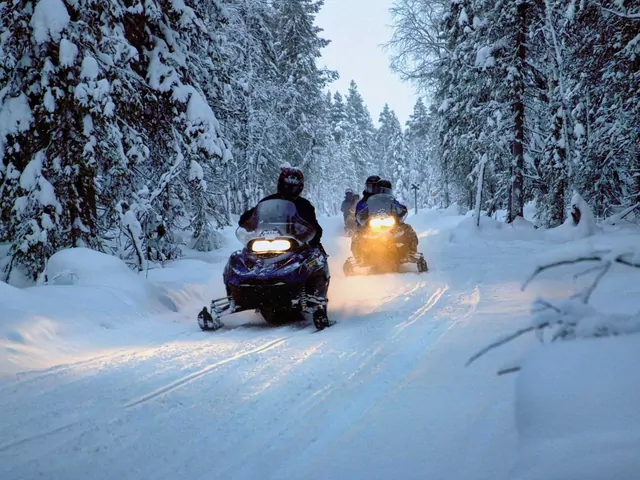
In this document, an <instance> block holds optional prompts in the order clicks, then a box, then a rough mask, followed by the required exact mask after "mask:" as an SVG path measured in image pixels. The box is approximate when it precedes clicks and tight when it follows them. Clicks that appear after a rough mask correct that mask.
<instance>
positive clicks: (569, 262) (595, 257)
mask: <svg viewBox="0 0 640 480" xmlns="http://www.w3.org/2000/svg"><path fill="white" fill-rule="evenodd" d="M600 261H602V257H600V256H599V255H593V256H590V257H578V258H574V259H572V260H560V261H558V262H554V263H549V264H547V265H541V266H539V267H538V268H536V270H535V271H534V272H533V273H532V274H531V276H530V277H529V278H528V279H527V280H525V282H524V284H523V285H522V288H521V289H520V290H521V291H524V290H525V289H526V288H527V286H529V284H530V283H531V282H532V281H533V280H534V279H535V278H536V277H537V276H538V275H540V274H541V273H542V272H544V271H545V270H548V269H550V268H555V267H561V266H564V265H573V264H574V263H581V262H600Z"/></svg>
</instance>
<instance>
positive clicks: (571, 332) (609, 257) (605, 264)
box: [466, 245, 640, 375]
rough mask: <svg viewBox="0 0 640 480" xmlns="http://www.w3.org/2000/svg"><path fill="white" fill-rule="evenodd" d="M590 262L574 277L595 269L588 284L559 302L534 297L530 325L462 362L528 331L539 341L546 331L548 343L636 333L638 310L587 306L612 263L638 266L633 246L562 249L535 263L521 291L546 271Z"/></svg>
mask: <svg viewBox="0 0 640 480" xmlns="http://www.w3.org/2000/svg"><path fill="white" fill-rule="evenodd" d="M591 262H595V263H596V265H595V266H592V267H589V268H588V269H586V270H584V271H582V272H580V273H577V274H576V275H575V276H574V277H576V278H577V277H578V276H584V275H587V274H589V273H594V272H597V273H596V275H595V276H594V278H593V279H592V281H591V282H590V284H589V285H588V286H587V287H586V288H585V289H584V290H583V291H582V292H579V293H578V294H577V295H573V296H572V297H571V298H568V299H563V300H559V301H552V300H547V299H542V298H538V299H536V300H535V301H534V303H533V306H532V309H531V313H532V315H533V317H532V321H531V323H530V325H528V326H526V327H523V328H521V329H519V330H516V331H515V332H513V333H510V334H508V335H505V336H503V337H501V338H498V339H497V340H496V341H494V342H493V343H491V344H489V345H487V346H486V347H484V348H483V349H481V350H480V351H479V352H477V353H476V354H475V355H473V356H472V357H471V358H469V360H468V361H467V363H466V365H470V364H471V363H473V362H475V361H476V360H478V359H479V358H480V357H482V356H484V355H485V354H487V353H488V352H490V351H492V350H494V349H496V348H498V347H500V346H502V345H505V344H506V343H509V342H511V341H512V340H514V339H516V338H518V337H520V336H522V335H524V334H527V333H529V332H536V334H537V335H538V337H539V338H540V340H541V341H543V340H544V334H545V332H548V333H550V340H551V341H552V342H554V341H556V340H572V339H576V338H597V337H606V336H614V335H629V334H632V333H640V312H638V313H635V314H631V315H629V314H624V315H623V314H607V313H602V312H599V311H597V310H596V309H595V308H593V307H592V306H590V305H588V302H589V300H590V298H591V295H592V294H593V292H594V291H595V290H596V288H597V287H598V285H599V284H600V282H601V280H602V279H603V278H604V276H605V275H606V274H607V273H608V272H609V271H610V270H611V267H612V266H613V265H614V264H620V265H624V266H626V267H631V268H638V269H640V249H638V247H637V245H627V246H626V247H623V248H617V249H614V248H611V249H606V250H598V251H591V252H589V251H582V252H580V251H578V252H567V251H565V252H563V257H559V258H555V259H551V260H550V261H548V262H546V263H544V264H542V265H540V266H538V267H537V268H536V269H535V271H534V272H533V274H531V275H530V276H529V278H528V279H527V280H526V281H525V282H524V284H523V286H522V290H524V289H525V288H526V287H527V286H528V285H529V284H530V283H531V282H532V281H533V280H534V279H535V278H536V277H537V276H538V275H540V274H541V273H542V272H544V271H546V270H551V269H554V268H558V267H562V266H566V265H575V264H581V263H591ZM515 371H518V367H514V368H509V369H507V370H504V369H503V370H501V371H500V372H498V373H499V374H500V375H502V374H505V373H511V372H515Z"/></svg>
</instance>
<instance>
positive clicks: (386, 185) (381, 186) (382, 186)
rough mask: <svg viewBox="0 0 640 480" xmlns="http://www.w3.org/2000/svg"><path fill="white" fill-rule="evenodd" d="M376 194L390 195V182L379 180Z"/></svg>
mask: <svg viewBox="0 0 640 480" xmlns="http://www.w3.org/2000/svg"><path fill="white" fill-rule="evenodd" d="M376 193H391V182H390V181H389V180H380V181H379V182H378V184H377V185H376Z"/></svg>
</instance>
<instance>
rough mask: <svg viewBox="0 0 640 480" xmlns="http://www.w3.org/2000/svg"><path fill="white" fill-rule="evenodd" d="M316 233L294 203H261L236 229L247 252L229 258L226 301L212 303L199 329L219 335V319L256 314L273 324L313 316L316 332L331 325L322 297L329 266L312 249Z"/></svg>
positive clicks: (225, 282) (275, 201)
mask: <svg viewBox="0 0 640 480" xmlns="http://www.w3.org/2000/svg"><path fill="white" fill-rule="evenodd" d="M315 233H316V232H315V229H314V228H313V226H311V225H309V224H308V223H307V222H305V221H304V220H303V219H302V218H300V216H299V215H298V212H297V210H296V206H295V204H294V203H293V202H290V201H288V200H280V199H273V200H265V201H263V202H260V203H259V204H258V206H257V207H256V209H255V212H254V213H253V215H252V216H251V218H250V219H249V221H248V222H247V225H245V226H241V227H239V228H238V229H237V230H236V237H237V238H238V240H240V242H241V243H243V244H244V245H245V247H244V248H243V249H242V250H240V251H237V252H234V253H233V254H231V256H230V257H229V261H228V262H227V265H226V267H225V269H224V273H223V279H224V284H225V287H226V290H227V296H226V297H223V298H219V299H217V300H213V301H212V302H211V311H208V310H207V307H204V308H203V309H202V311H201V312H200V314H199V315H198V324H199V325H200V328H201V329H202V330H217V329H219V328H221V327H222V326H223V323H222V321H221V320H220V318H221V317H223V316H226V315H229V314H232V313H235V312H241V311H244V310H253V309H255V310H257V311H259V312H260V313H261V314H262V316H263V317H264V319H265V320H266V321H267V322H268V323H270V324H282V323H286V322H292V321H299V320H302V319H304V318H305V317H306V316H310V317H311V318H312V319H313V322H314V324H315V326H316V328H317V329H318V330H321V329H323V328H325V327H327V326H329V325H330V322H329V321H328V319H327V300H326V297H324V296H322V295H324V292H326V286H327V285H328V281H329V278H330V275H329V266H328V264H327V261H326V257H325V256H324V255H323V253H322V252H321V251H320V250H319V249H318V248H316V247H312V246H310V245H309V241H310V240H311V239H312V238H313V237H314V235H315ZM319 292H323V293H322V295H319Z"/></svg>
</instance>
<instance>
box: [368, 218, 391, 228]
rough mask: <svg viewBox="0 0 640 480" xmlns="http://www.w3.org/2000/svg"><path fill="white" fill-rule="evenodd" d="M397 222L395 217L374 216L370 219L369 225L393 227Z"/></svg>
mask: <svg viewBox="0 0 640 480" xmlns="http://www.w3.org/2000/svg"><path fill="white" fill-rule="evenodd" d="M395 224H396V219H395V217H382V218H372V219H371V220H369V225H370V226H371V227H373V228H379V227H393V226H394V225H395Z"/></svg>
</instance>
